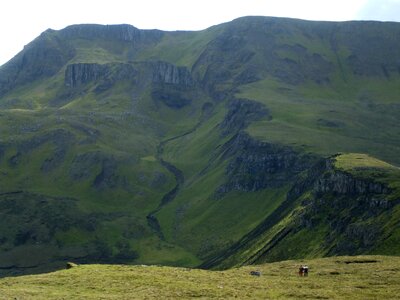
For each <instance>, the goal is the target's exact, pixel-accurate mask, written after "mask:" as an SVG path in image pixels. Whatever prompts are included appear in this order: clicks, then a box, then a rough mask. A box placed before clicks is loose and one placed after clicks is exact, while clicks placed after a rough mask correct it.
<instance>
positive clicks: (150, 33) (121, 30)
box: [60, 24, 163, 45]
mask: <svg viewBox="0 0 400 300" xmlns="http://www.w3.org/2000/svg"><path fill="white" fill-rule="evenodd" d="M60 34H61V36H62V37H63V38H66V39H94V38H98V39H106V40H113V41H124V42H131V43H133V44H135V45H136V44H139V43H146V42H151V41H153V42H155V41H157V40H159V39H160V38H161V37H162V36H163V32H162V31H160V30H140V29H137V28H136V27H134V26H132V25H127V24H122V25H105V26H104V25H97V24H87V25H73V26H68V27H66V28H65V29H63V30H61V31H60Z"/></svg>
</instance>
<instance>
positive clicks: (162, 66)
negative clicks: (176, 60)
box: [151, 61, 194, 86]
mask: <svg viewBox="0 0 400 300" xmlns="http://www.w3.org/2000/svg"><path fill="white" fill-rule="evenodd" d="M151 67H152V69H153V76H152V81H153V82H154V83H166V84H177V85H182V86H192V85H194V80H193V78H192V75H191V74H190V71H189V70H188V68H186V67H177V66H175V65H173V64H170V63H166V62H162V61H158V62H153V63H151Z"/></svg>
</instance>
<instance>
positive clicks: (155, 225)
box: [146, 103, 212, 240]
mask: <svg viewBox="0 0 400 300" xmlns="http://www.w3.org/2000/svg"><path fill="white" fill-rule="evenodd" d="M211 111H212V104H211V103H205V104H204V105H203V107H202V114H201V116H200V119H199V121H198V122H197V123H196V125H195V126H194V127H193V128H191V129H190V130H188V131H186V132H184V133H182V134H180V135H177V136H174V137H171V138H169V139H166V140H164V141H161V142H160V143H159V144H158V146H157V154H156V158H157V160H158V161H159V162H160V164H161V165H162V166H163V167H164V168H165V169H167V170H168V172H170V173H172V175H174V177H175V181H176V185H175V186H174V187H173V189H171V190H170V191H169V192H167V193H166V194H164V196H163V197H162V198H161V201H160V203H159V205H158V207H157V208H156V209H154V210H153V211H151V212H150V213H149V214H148V215H147V216H146V219H147V224H148V225H149V227H150V228H151V229H152V230H153V231H154V232H155V233H156V234H157V235H158V237H159V238H160V239H161V240H165V237H164V234H163V232H162V228H161V226H160V223H159V222H158V219H157V217H156V216H155V214H156V213H157V212H159V211H160V210H161V209H162V208H163V207H164V206H165V205H167V204H168V203H170V202H172V201H173V200H174V199H175V198H176V196H177V195H178V193H179V191H180V190H181V188H182V186H183V185H184V183H185V176H184V174H183V172H182V171H181V170H180V169H178V168H177V167H176V166H174V165H173V164H171V163H169V162H167V161H165V160H164V159H163V153H164V148H165V145H166V144H168V143H169V142H172V141H174V140H177V139H180V138H182V137H184V136H187V135H189V134H191V133H193V132H195V131H196V130H197V128H199V127H200V126H201V124H203V122H204V121H205V120H206V119H207V117H208V116H209V114H210V112H211Z"/></svg>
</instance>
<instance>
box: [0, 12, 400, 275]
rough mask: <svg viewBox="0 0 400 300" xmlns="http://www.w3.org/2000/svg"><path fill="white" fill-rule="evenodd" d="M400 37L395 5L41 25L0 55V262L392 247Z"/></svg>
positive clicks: (222, 261)
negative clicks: (193, 20) (10, 54)
mask: <svg viewBox="0 0 400 300" xmlns="http://www.w3.org/2000/svg"><path fill="white" fill-rule="evenodd" d="M399 49H400V25H399V24H398V23H390V22H389V23H381V22H361V21H358V22H342V23H335V22H310V21H303V20H295V19H282V18H271V17H245V18H240V19H237V20H234V21H232V22H229V23H225V24H221V25H217V26H213V27H211V28H208V29H206V30H203V31H198V32H185V31H177V32H163V31H159V30H140V29H137V28H135V27H133V26H130V25H107V26H104V25H90V24H88V25H73V26H69V27H67V28H65V29H63V30H59V31H55V30H51V29H49V30H47V31H45V32H44V33H42V34H41V35H40V36H39V37H38V38H36V39H35V40H34V41H32V42H31V43H30V44H28V45H27V46H26V47H25V48H24V49H23V50H22V51H21V52H20V53H19V54H17V55H16V56H15V57H14V58H13V59H12V60H10V61H9V62H8V63H6V64H5V65H3V66H1V67H0V116H1V117H0V125H1V129H2V135H1V139H0V170H1V172H0V207H1V209H0V214H1V218H0V228H1V229H2V230H1V232H0V270H1V271H2V272H3V273H4V274H9V273H20V272H32V270H35V268H36V269H46V268H49V269H51V268H57V267H58V266H60V265H63V264H64V262H65V261H66V260H74V261H77V262H103V263H121V262H123V263H146V264H150V263H152V264H164V265H175V266H199V265H201V266H203V267H207V268H225V267H230V266H233V265H241V264H245V263H259V262H266V261H275V260H281V259H291V258H302V257H320V256H330V255H338V254H341V255H353V254H390V255H396V254H399V253H400V252H399V250H398V249H400V248H399V247H398V246H399V244H400V239H399V236H400V235H399V234H400V232H399V225H398V222H397V220H398V216H399V213H400V212H399V208H400V206H398V203H399V201H400V192H399V189H400V169H399V168H398V167H397V166H398V165H399V164H400V157H399V156H398V153H399V150H400V123H399V122H398V120H399V118H400V99H399V96H398V95H400V52H399ZM26 253H30V255H29V257H28V256H27V255H26Z"/></svg>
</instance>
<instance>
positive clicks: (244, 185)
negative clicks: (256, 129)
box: [216, 132, 315, 194]
mask: <svg viewBox="0 0 400 300" xmlns="http://www.w3.org/2000/svg"><path fill="white" fill-rule="evenodd" d="M223 151H224V152H223V155H224V157H232V158H231V160H230V162H229V164H228V166H227V168H226V177H227V182H226V183H225V184H223V185H222V186H220V187H219V188H218V189H217V191H216V193H217V194H224V193H227V192H229V191H232V190H237V191H247V192H249V191H258V190H260V189H264V188H267V187H281V186H283V185H285V184H287V183H288V182H290V181H291V180H293V179H294V178H295V177H296V176H297V175H298V174H299V173H300V172H302V171H304V170H306V169H307V168H309V167H310V166H311V165H312V164H313V162H314V161H315V158H314V157H311V156H308V155H304V154H300V153H297V152H295V151H294V150H293V149H291V148H290V147H285V146H278V145H274V144H270V143H265V142H260V141H258V140H256V139H253V138H251V137H250V136H249V135H248V134H246V133H244V132H240V133H238V134H237V135H235V136H234V137H233V138H232V139H231V140H230V141H229V142H228V143H227V144H225V145H224V150H223Z"/></svg>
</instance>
